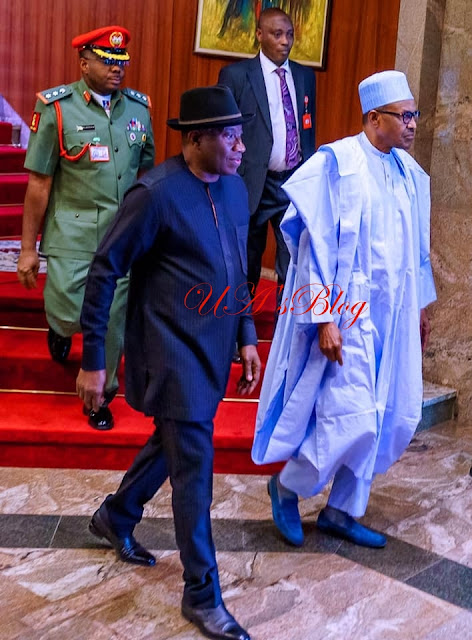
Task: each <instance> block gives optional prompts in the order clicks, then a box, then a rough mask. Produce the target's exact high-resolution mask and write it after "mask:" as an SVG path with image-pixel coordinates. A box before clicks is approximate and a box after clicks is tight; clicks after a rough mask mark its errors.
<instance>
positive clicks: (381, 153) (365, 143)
mask: <svg viewBox="0 0 472 640" xmlns="http://www.w3.org/2000/svg"><path fill="white" fill-rule="evenodd" d="M360 141H361V144H362V146H363V147H364V149H365V150H366V151H368V152H370V153H372V155H374V156H377V157H378V158H381V159H384V158H385V159H390V158H391V157H392V156H391V154H390V153H385V151H380V150H379V149H377V147H374V145H373V144H372V142H371V141H370V140H369V138H368V137H367V136H366V134H365V131H362V132H361V134H360Z"/></svg>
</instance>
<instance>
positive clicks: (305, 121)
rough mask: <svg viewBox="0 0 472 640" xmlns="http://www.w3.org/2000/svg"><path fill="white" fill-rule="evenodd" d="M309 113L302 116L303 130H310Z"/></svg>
mask: <svg viewBox="0 0 472 640" xmlns="http://www.w3.org/2000/svg"><path fill="white" fill-rule="evenodd" d="M311 126H312V125H311V113H304V114H303V128H304V129H311Z"/></svg>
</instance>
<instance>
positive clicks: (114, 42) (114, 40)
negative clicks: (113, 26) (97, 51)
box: [110, 31, 123, 49]
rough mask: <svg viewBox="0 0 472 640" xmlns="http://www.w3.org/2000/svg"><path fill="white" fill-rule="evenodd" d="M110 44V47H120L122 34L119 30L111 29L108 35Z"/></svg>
mask: <svg viewBox="0 0 472 640" xmlns="http://www.w3.org/2000/svg"><path fill="white" fill-rule="evenodd" d="M110 44H111V46H112V47H117V48H119V49H120V48H121V45H122V44H123V34H122V33H121V31H113V33H112V34H111V35H110Z"/></svg>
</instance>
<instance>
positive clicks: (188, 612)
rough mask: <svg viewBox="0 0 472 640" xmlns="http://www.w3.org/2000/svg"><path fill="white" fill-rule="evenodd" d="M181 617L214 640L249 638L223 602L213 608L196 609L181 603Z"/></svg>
mask: <svg viewBox="0 0 472 640" xmlns="http://www.w3.org/2000/svg"><path fill="white" fill-rule="evenodd" d="M182 615H183V617H184V618H185V619H186V620H188V621H189V622H192V623H193V624H194V625H195V626H196V627H198V628H199V629H200V631H201V632H202V633H203V635H204V636H206V637H207V638H215V640H219V639H221V640H251V638H250V636H249V634H248V632H247V631H245V630H244V629H243V628H242V627H241V626H239V624H238V623H237V622H236V620H235V619H234V618H233V616H232V615H231V614H230V613H229V611H227V610H226V607H225V605H224V604H220V605H219V606H218V607H215V608H214V609H198V608H193V607H189V606H188V605H186V604H184V603H182Z"/></svg>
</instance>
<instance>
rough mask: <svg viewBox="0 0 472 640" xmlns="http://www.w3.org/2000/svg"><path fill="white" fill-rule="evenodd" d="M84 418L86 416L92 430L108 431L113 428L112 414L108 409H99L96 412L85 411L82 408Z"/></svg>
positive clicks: (85, 408) (91, 410) (84, 408)
mask: <svg viewBox="0 0 472 640" xmlns="http://www.w3.org/2000/svg"><path fill="white" fill-rule="evenodd" d="M83 412H84V416H88V423H89V425H90V426H91V427H92V429H98V431H108V430H109V429H112V428H113V425H114V424H115V421H114V420H113V414H112V412H111V411H110V409H109V407H100V409H99V410H98V411H94V410H93V409H90V411H89V410H88V409H87V407H86V406H85V405H84V407H83Z"/></svg>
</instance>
